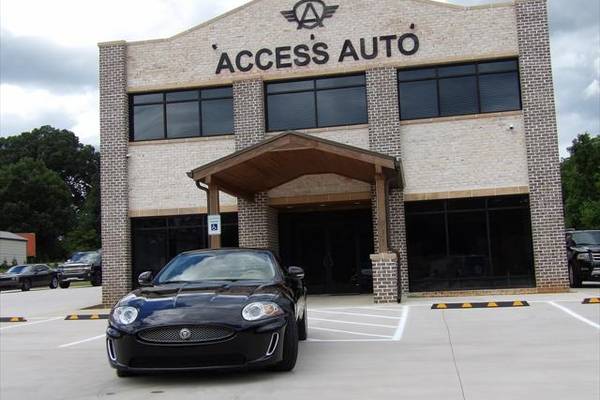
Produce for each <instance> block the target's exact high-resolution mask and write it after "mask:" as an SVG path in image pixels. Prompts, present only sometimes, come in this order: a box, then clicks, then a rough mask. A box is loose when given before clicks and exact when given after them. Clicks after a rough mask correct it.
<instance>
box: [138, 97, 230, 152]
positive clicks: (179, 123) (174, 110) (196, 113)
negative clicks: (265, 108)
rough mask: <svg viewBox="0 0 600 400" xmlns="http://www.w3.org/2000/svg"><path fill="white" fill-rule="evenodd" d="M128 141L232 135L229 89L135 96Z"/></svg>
mask: <svg viewBox="0 0 600 400" xmlns="http://www.w3.org/2000/svg"><path fill="white" fill-rule="evenodd" d="M130 104H131V134H130V138H131V140H134V141H138V140H157V139H174V138H187V137H196V136H214V135H226V134H231V133H233V90H232V88H231V87H221V88H214V89H201V90H198V89H195V90H183V91H177V92H160V93H148V94H135V95H132V96H131V98H130Z"/></svg>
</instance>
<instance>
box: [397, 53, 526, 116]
mask: <svg viewBox="0 0 600 400" xmlns="http://www.w3.org/2000/svg"><path fill="white" fill-rule="evenodd" d="M505 61H514V62H516V64H517V67H516V69H514V70H508V71H493V72H480V71H479V66H480V65H481V64H489V63H494V62H505ZM467 65H474V66H475V73H474V74H472V73H470V74H457V75H451V76H441V77H440V74H439V69H440V68H446V67H461V66H467ZM421 69H433V70H434V71H435V72H434V74H435V77H433V78H420V79H409V80H403V81H401V80H400V73H401V72H402V71H414V70H421ZM509 72H514V73H516V74H517V83H518V86H519V108H517V109H515V110H506V111H482V106H481V87H480V79H479V77H480V76H482V75H483V76H485V75H497V74H503V73H509ZM472 76H474V77H475V81H476V85H477V93H476V95H477V110H478V112H477V113H463V114H451V115H442V109H441V98H440V80H442V79H453V78H465V77H472ZM396 79H397V87H398V115H399V117H400V121H416V120H422V119H432V118H448V117H460V116H465V115H479V114H495V113H501V112H514V111H520V110H523V93H522V87H521V64H520V63H519V59H518V58H501V59H494V60H480V61H473V62H461V63H452V64H441V65H431V66H423V67H411V68H401V69H398V70H397V71H396ZM424 81H435V83H436V84H435V86H436V91H437V115H434V116H430V117H417V118H406V119H405V118H403V117H402V102H401V98H400V96H401V94H400V85H401V84H402V83H407V82H411V83H412V82H424Z"/></svg>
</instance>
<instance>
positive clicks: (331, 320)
mask: <svg viewBox="0 0 600 400" xmlns="http://www.w3.org/2000/svg"><path fill="white" fill-rule="evenodd" d="M310 320H311V321H325V322H335V323H337V324H351V325H362V326H376V327H380V328H395V327H396V326H395V325H382V324H369V323H367V322H351V321H341V320H339V319H325V318H314V317H312V318H311V319H310Z"/></svg>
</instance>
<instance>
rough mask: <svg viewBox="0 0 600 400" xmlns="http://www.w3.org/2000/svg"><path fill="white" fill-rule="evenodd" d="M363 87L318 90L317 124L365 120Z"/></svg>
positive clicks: (352, 122) (336, 123)
mask: <svg viewBox="0 0 600 400" xmlns="http://www.w3.org/2000/svg"><path fill="white" fill-rule="evenodd" d="M364 95H365V88H364V87H351V88H345V89H332V90H320V91H318V92H317V110H318V112H319V120H318V125H319V126H335V125H351V124H360V123H363V122H365V121H366V120H367V103H366V102H365V101H364Z"/></svg>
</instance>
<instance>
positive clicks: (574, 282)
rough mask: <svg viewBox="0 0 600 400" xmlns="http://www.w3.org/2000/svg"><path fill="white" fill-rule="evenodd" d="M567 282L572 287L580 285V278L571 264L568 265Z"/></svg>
mask: <svg viewBox="0 0 600 400" xmlns="http://www.w3.org/2000/svg"><path fill="white" fill-rule="evenodd" d="M569 284H570V286H571V287H572V288H580V287H582V282H581V278H580V277H579V275H578V274H576V273H575V271H574V270H573V267H572V266H571V265H569Z"/></svg>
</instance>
